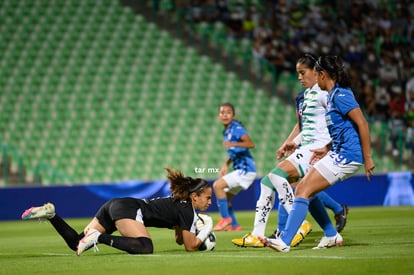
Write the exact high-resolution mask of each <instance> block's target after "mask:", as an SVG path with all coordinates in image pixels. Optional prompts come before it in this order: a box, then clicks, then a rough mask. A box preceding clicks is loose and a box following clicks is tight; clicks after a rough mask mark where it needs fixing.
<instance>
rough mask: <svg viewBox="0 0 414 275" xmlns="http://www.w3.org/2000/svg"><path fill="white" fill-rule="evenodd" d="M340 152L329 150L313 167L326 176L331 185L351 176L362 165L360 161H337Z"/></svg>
mask: <svg viewBox="0 0 414 275" xmlns="http://www.w3.org/2000/svg"><path fill="white" fill-rule="evenodd" d="M337 159H340V158H338V154H337V153H334V152H332V151H329V152H328V154H326V156H324V157H323V158H322V159H320V160H319V161H318V162H316V163H315V164H314V165H313V167H314V168H315V169H316V170H317V171H318V172H319V173H320V174H321V175H322V177H324V178H325V179H326V180H327V181H328V182H329V184H330V185H333V184H334V183H335V182H337V181H339V180H344V179H347V178H349V177H350V176H352V175H354V174H355V173H356V172H358V170H359V168H360V167H361V166H362V164H361V163H358V162H353V161H352V162H350V163H346V164H345V163H341V162H338V161H336V160H337Z"/></svg>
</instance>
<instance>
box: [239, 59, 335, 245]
mask: <svg viewBox="0 0 414 275" xmlns="http://www.w3.org/2000/svg"><path fill="white" fill-rule="evenodd" d="M315 61H316V60H315V58H314V57H313V56H311V55H305V56H303V57H302V58H300V59H299V60H298V61H297V63H296V71H297V73H298V78H299V81H300V82H301V84H302V85H303V86H304V87H305V88H306V91H305V93H304V101H303V107H302V110H301V114H300V116H298V118H299V117H300V121H298V123H297V124H296V125H295V127H294V128H293V129H292V131H291V133H290V135H289V137H288V138H287V139H286V141H285V142H284V143H283V145H282V146H281V147H280V148H279V150H277V152H276V156H277V158H278V159H282V158H283V157H285V156H287V158H286V159H284V160H282V161H281V162H280V163H279V164H278V166H277V167H276V168H274V169H272V171H271V172H270V173H269V174H268V175H267V176H265V177H263V179H262V181H261V189H260V190H261V192H260V197H259V200H258V201H257V203H256V215H255V221H254V229H253V231H252V232H251V233H249V234H247V235H245V236H243V237H242V238H241V239H233V240H232V242H233V243H234V244H235V245H238V246H251V247H261V246H263V244H262V243H261V242H260V241H259V239H258V236H263V235H264V231H265V228H266V224H267V221H268V218H269V214H270V211H271V210H272V208H273V206H274V201H275V191H277V193H278V198H279V201H280V205H281V207H283V208H284V210H286V211H284V210H283V211H281V210H282V209H281V207H279V211H278V213H279V219H278V222H279V224H278V227H279V228H278V229H279V231H280V230H283V228H284V225H285V222H286V219H287V214H288V213H289V212H290V211H291V210H292V204H293V200H294V194H293V190H292V187H291V185H290V183H289V181H295V180H296V179H298V178H302V177H303V176H304V175H305V174H306V173H307V171H308V170H309V169H310V167H311V164H310V158H311V156H312V152H311V151H310V150H311V149H315V148H320V147H323V146H325V145H326V144H328V143H329V142H330V140H331V138H330V136H329V132H328V129H327V127H326V121H325V108H326V106H327V105H326V100H327V96H328V94H327V92H326V91H323V90H321V89H320V88H319V86H318V85H317V83H316V77H315V73H314V71H313V67H314V64H315ZM299 122H301V124H302V127H301V126H300V123H299ZM301 128H302V131H301ZM300 132H301V135H299V133H300ZM298 136H301V139H300V140H296V143H295V142H294V139H295V138H297V137H298ZM298 144H301V146H300V147H299V148H297V146H298ZM292 152H293V153H292ZM316 204H317V206H315V209H317V211H316V213H317V219H320V220H319V221H318V223H319V225H321V227H322V228H323V229H324V230H325V228H327V229H328V230H333V231H334V232H335V233H336V230H335V228H333V226H332V223H331V222H330V220H329V217H328V215H327V213H326V210H325V208H324V207H323V205H322V203H321V202H320V201H319V200H315V205H316ZM321 207H322V208H323V209H321ZM280 213H286V215H285V216H281V215H280ZM325 214H326V215H325ZM315 218H316V217H315ZM310 231H311V225H310V223H308V222H306V221H305V222H304V223H303V224H302V227H301V229H300V230H299V232H297V234H296V236H295V238H294V239H293V241H292V243H291V245H292V246H295V245H297V244H298V243H300V242H301V241H302V240H303V238H304V237H305V236H306V235H307V234H308V233H309V232H310Z"/></svg>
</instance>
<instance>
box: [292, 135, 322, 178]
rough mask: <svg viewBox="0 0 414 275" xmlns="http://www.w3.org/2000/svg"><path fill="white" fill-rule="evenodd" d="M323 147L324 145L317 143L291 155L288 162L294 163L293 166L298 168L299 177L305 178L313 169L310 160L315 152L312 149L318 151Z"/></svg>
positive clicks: (297, 150) (299, 149) (301, 148)
mask: <svg viewBox="0 0 414 275" xmlns="http://www.w3.org/2000/svg"><path fill="white" fill-rule="evenodd" d="M323 146H324V145H321V144H315V143H313V144H308V145H305V146H301V147H299V148H298V149H296V150H295V151H294V152H293V153H292V154H291V155H289V156H288V157H287V158H286V160H288V161H289V162H290V163H292V165H293V166H295V167H296V170H297V171H298V174H299V177H300V178H303V177H304V176H305V174H306V173H308V171H309V169H310V168H311V167H312V165H311V164H310V163H309V160H310V158H311V156H312V155H313V152H311V151H310V149H318V148H321V147H323Z"/></svg>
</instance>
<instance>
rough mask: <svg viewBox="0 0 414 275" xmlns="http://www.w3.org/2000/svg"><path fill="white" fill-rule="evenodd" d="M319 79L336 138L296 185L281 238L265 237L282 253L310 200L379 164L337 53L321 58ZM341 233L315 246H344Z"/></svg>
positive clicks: (314, 157) (317, 153)
mask: <svg viewBox="0 0 414 275" xmlns="http://www.w3.org/2000/svg"><path fill="white" fill-rule="evenodd" d="M314 69H315V72H316V76H317V82H318V85H319V87H320V88H321V89H324V90H326V91H328V93H329V96H328V102H327V110H326V114H325V116H326V124H327V127H328V130H329V134H330V136H331V138H332V141H331V143H329V144H328V145H326V146H324V147H321V148H318V149H312V150H311V151H312V152H313V155H312V157H311V163H313V164H314V165H313V167H312V168H311V169H310V170H309V172H308V173H307V174H306V175H305V177H304V178H303V179H301V180H300V181H299V183H298V184H297V186H296V191H295V200H294V203H293V207H292V211H291V212H290V214H289V217H288V219H287V223H286V227H285V229H284V230H283V231H282V232H281V234H280V236H279V237H278V238H275V239H273V238H265V237H263V238H261V240H262V242H263V243H264V245H266V246H269V247H271V248H272V249H274V250H276V251H280V252H288V251H289V250H290V245H289V244H290V243H291V241H292V239H293V238H294V236H295V234H296V232H297V230H298V228H299V227H300V226H301V224H302V222H303V220H304V219H305V217H306V214H307V212H308V207H309V202H310V199H311V198H312V197H313V196H314V195H315V194H316V193H318V192H321V191H322V190H325V189H326V188H328V187H330V186H331V185H332V184H334V183H336V182H337V181H339V180H344V179H346V178H348V177H350V176H352V175H354V174H355V173H356V172H357V171H358V170H359V168H360V167H361V166H364V167H365V174H366V177H367V179H368V180H369V179H370V176H371V175H373V169H374V167H375V165H374V162H373V160H372V157H371V144H370V135H369V128H368V123H367V121H366V120H365V118H364V116H363V114H362V111H361V109H360V107H359V104H358V102H357V101H356V100H355V97H354V94H353V92H352V90H351V89H350V88H349V87H350V80H349V78H348V75H347V73H346V72H345V69H344V66H343V64H342V62H341V60H340V59H339V58H337V57H336V56H325V57H320V58H319V59H318V60H317V61H316V62H315V68H314ZM342 243H343V239H342V236H341V235H340V234H339V233H336V234H335V235H332V236H329V235H325V236H324V237H323V238H322V239H321V241H320V242H319V244H318V245H317V246H316V247H315V249H322V248H328V247H333V246H339V245H342Z"/></svg>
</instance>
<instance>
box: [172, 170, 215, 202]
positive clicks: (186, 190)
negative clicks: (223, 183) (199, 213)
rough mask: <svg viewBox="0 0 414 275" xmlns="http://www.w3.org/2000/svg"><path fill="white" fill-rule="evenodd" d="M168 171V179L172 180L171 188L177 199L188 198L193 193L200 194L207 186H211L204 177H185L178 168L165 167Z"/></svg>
mask: <svg viewBox="0 0 414 275" xmlns="http://www.w3.org/2000/svg"><path fill="white" fill-rule="evenodd" d="M164 169H165V170H167V172H168V176H167V177H168V179H169V181H170V190H171V193H172V194H173V197H174V199H175V200H180V201H182V200H186V199H188V198H189V196H190V194H191V193H196V194H197V195H200V194H201V193H203V191H204V190H205V188H206V187H210V185H209V184H208V182H207V181H206V180H204V179H200V178H196V179H193V178H191V177H184V175H183V173H181V171H179V170H176V169H170V168H168V167H165V168H164Z"/></svg>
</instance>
